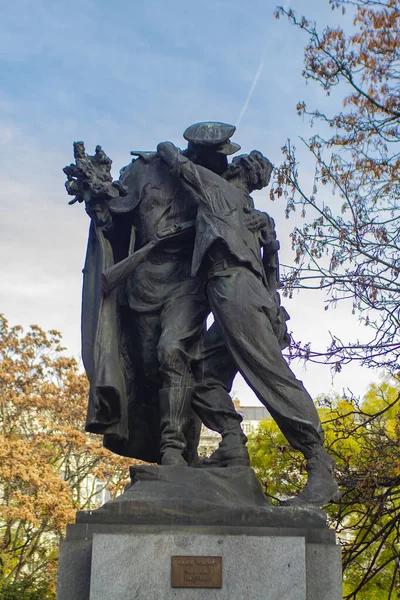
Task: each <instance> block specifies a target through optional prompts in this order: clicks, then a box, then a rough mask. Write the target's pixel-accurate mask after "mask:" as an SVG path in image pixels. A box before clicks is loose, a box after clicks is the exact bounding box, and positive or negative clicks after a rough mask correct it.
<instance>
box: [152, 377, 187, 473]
mask: <svg viewBox="0 0 400 600" xmlns="http://www.w3.org/2000/svg"><path fill="white" fill-rule="evenodd" d="M159 397H160V416H161V419H160V429H161V444H160V453H161V464H162V465H168V466H175V465H178V466H187V462H186V460H185V459H184V457H183V453H184V451H185V448H186V439H185V435H184V430H185V425H186V423H187V421H188V418H189V414H190V406H191V398H192V388H191V387H182V388H180V387H171V388H163V389H161V390H160V392H159Z"/></svg>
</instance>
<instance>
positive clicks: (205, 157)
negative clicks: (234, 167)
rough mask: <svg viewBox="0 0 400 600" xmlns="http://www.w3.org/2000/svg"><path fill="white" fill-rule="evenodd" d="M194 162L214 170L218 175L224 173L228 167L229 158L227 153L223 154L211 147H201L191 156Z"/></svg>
mask: <svg viewBox="0 0 400 600" xmlns="http://www.w3.org/2000/svg"><path fill="white" fill-rule="evenodd" d="M190 158H191V160H193V162H194V163H196V164H197V165H201V166H202V167H205V168H206V169H209V170H210V171H213V172H214V173H216V174H217V175H222V173H224V171H226V169H227V168H228V160H227V158H226V156H225V154H221V153H220V152H215V151H214V150H210V149H204V150H203V149H201V150H198V151H196V152H195V153H194V154H193V157H192V156H191V157H190Z"/></svg>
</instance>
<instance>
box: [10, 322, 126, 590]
mask: <svg viewBox="0 0 400 600" xmlns="http://www.w3.org/2000/svg"><path fill="white" fill-rule="evenodd" d="M60 342H61V338H60V334H59V333H57V332H56V331H50V332H48V333H45V332H44V331H42V330H41V329H40V328H39V327H37V326H32V327H31V328H30V330H29V331H28V332H27V333H24V332H23V330H22V328H21V327H19V326H17V327H9V325H8V323H7V321H6V319H5V318H4V317H3V316H0V596H1V597H2V598H6V599H7V600H8V599H9V600H14V598H15V600H17V599H22V598H30V599H37V600H41V599H42V598H46V599H48V598H53V597H54V589H55V576H56V569H57V555H58V545H59V540H60V538H61V537H63V535H64V533H65V526H66V524H67V523H71V522H73V521H74V519H75V512H76V511H77V510H87V509H91V508H98V506H99V505H100V504H101V503H102V501H104V491H105V490H106V489H107V493H108V494H109V495H110V496H111V497H114V496H115V495H117V494H118V493H121V492H122V491H123V488H124V486H125V484H126V483H127V479H128V476H129V466H130V465H131V464H132V460H130V459H126V458H121V457H118V456H116V455H114V454H112V453H111V452H109V451H108V450H106V449H104V448H103V447H102V445H101V439H100V438H99V437H98V436H95V435H89V434H86V433H85V432H84V424H85V415H86V405H87V394H88V384H87V380H86V376H85V375H84V374H82V373H81V372H80V370H79V369H78V364H77V362H76V361H75V359H73V358H67V357H66V356H64V355H63V353H62V350H63V349H62V348H61V345H60Z"/></svg>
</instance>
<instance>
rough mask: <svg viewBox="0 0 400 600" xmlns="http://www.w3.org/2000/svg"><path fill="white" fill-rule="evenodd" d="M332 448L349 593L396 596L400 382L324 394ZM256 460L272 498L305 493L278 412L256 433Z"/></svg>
mask: <svg viewBox="0 0 400 600" xmlns="http://www.w3.org/2000/svg"><path fill="white" fill-rule="evenodd" d="M318 404H319V413H320V416H321V421H322V423H323V426H324V429H325V435H326V448H327V450H328V452H329V453H330V454H331V455H332V456H333V457H334V458H335V460H336V473H335V476H336V478H337V481H338V483H339V486H340V490H341V492H342V498H341V500H340V502H339V503H335V504H330V505H329V506H327V507H325V510H326V511H327V513H328V519H329V524H330V526H331V527H333V528H334V529H335V530H336V533H337V535H338V538H339V541H340V544H341V546H342V557H343V570H344V598H345V599H346V600H371V599H372V598H373V599H374V600H395V598H398V595H397V594H398V593H399V592H400V577H399V576H400V382H399V380H398V379H395V380H391V381H384V382H383V383H381V384H380V385H371V386H370V389H369V392H368V393H367V394H366V396H365V398H364V399H363V401H362V402H361V403H359V402H358V401H357V400H356V399H355V398H340V397H334V398H320V399H319V401H318ZM249 453H250V457H251V462H252V466H253V468H254V469H255V471H256V474H257V476H258V478H259V479H260V481H261V483H262V485H263V486H264V488H265V490H266V493H267V495H268V496H269V497H270V499H271V501H272V502H273V503H277V502H279V500H280V499H282V498H285V497H288V496H292V495H295V494H297V493H299V491H300V490H301V489H302V487H303V486H304V483H305V476H306V471H305V462H304V459H303V457H301V456H300V455H299V454H298V453H296V452H294V451H293V450H291V448H290V446H289V444H288V443H287V441H286V440H285V438H284V437H283V435H282V434H281V433H280V431H279V429H278V428H277V426H276V424H275V423H274V421H273V420H272V419H270V420H267V421H264V422H263V423H262V424H261V426H260V429H259V431H258V432H257V433H255V434H253V435H252V436H251V438H250V441H249Z"/></svg>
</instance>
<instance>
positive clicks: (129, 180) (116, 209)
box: [109, 151, 158, 213]
mask: <svg viewBox="0 0 400 600" xmlns="http://www.w3.org/2000/svg"><path fill="white" fill-rule="evenodd" d="M131 154H132V155H133V156H135V157H136V158H133V159H132V161H131V162H130V163H129V165H126V166H125V167H122V169H120V172H119V173H120V182H121V183H122V184H123V185H124V186H125V187H127V188H128V194H127V195H126V196H124V197H122V196H119V197H118V198H115V199H113V200H111V201H110V203H109V209H110V210H111V212H113V213H126V212H129V211H131V210H133V209H134V208H136V206H137V205H138V203H139V202H140V195H141V190H142V187H143V185H144V184H145V183H146V182H147V181H148V178H149V177H150V173H149V171H148V169H149V167H150V169H151V165H153V164H154V163H155V162H156V161H157V160H158V157H157V153H156V152H142V151H132V152H131Z"/></svg>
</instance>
